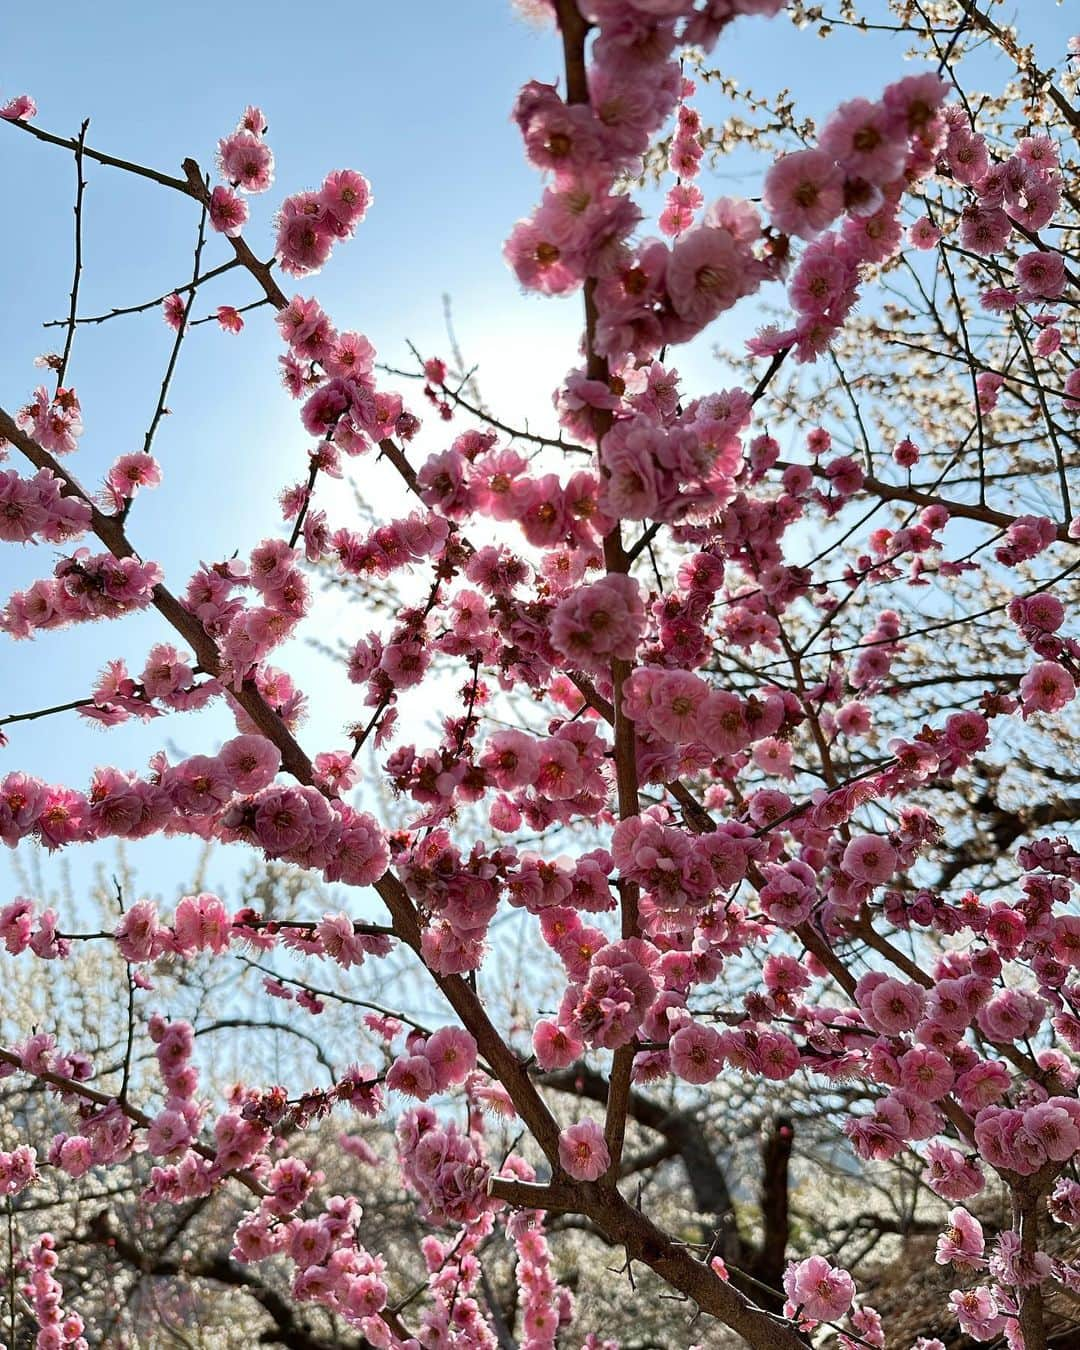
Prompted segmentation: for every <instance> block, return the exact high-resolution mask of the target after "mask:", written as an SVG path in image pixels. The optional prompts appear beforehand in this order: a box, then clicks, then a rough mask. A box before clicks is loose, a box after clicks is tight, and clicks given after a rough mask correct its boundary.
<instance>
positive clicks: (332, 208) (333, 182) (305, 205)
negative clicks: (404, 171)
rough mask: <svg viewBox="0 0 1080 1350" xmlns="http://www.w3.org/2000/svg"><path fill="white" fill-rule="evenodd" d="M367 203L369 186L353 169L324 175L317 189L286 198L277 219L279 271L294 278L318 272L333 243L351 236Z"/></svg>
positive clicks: (328, 255) (360, 219)
mask: <svg viewBox="0 0 1080 1350" xmlns="http://www.w3.org/2000/svg"><path fill="white" fill-rule="evenodd" d="M370 205H371V185H370V184H369V183H368V181H367V179H366V178H364V177H363V175H362V174H358V173H356V172H355V170H353V169H335V170H334V172H333V173H329V174H327V176H326V178H325V179H324V180H323V184H322V187H320V188H319V190H318V192H297V193H294V194H293V195H292V196H291V197H286V198H285V200H284V201H283V202H282V204H281V210H280V212H279V213H278V218H277V257H278V261H279V262H280V263H281V267H282V270H283V271H285V272H288V273H289V275H290V276H294V277H303V276H308V275H309V274H310V273H312V272H317V271H319V269H320V268H321V267H322V266H323V264H324V263H326V262H327V261H328V260H329V258H330V254H331V253H332V252H333V250H334V245H335V244H336V243H338V241H339V240H342V239H351V238H352V236H353V234H354V233H355V231H356V227H357V225H359V224H360V222H361V221H362V220H363V219H364V216H365V215H366V214H367V209H368V207H369V206H370Z"/></svg>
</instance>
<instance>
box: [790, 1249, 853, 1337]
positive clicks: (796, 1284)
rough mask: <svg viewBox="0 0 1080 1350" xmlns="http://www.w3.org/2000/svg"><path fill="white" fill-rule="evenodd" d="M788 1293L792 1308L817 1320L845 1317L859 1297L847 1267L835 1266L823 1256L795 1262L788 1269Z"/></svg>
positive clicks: (806, 1316) (801, 1314) (804, 1315)
mask: <svg viewBox="0 0 1080 1350" xmlns="http://www.w3.org/2000/svg"><path fill="white" fill-rule="evenodd" d="M784 1293H785V1294H787V1298H788V1303H789V1304H790V1305H791V1307H792V1310H793V1311H794V1310H795V1309H798V1312H799V1315H800V1316H801V1317H805V1318H809V1319H811V1320H813V1321H815V1322H822V1321H828V1322H834V1321H837V1320H838V1319H839V1318H841V1317H843V1316H844V1314H845V1313H846V1312H847V1310H848V1309H849V1308H850V1307H851V1301H852V1299H853V1298H854V1297H855V1282H854V1280H853V1279H852V1278H851V1276H850V1275H849V1274H848V1273H847V1271H846V1270H838V1269H837V1268H836V1267H835V1266H831V1265H830V1264H829V1263H828V1261H826V1260H825V1258H824V1257H823V1256H811V1257H809V1258H808V1259H807V1260H805V1261H798V1262H791V1263H790V1264H789V1265H788V1268H787V1270H786V1271H785V1272H784Z"/></svg>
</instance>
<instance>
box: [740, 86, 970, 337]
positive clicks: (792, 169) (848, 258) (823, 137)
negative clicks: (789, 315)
mask: <svg viewBox="0 0 1080 1350" xmlns="http://www.w3.org/2000/svg"><path fill="white" fill-rule="evenodd" d="M947 94H948V85H947V84H946V82H945V81H944V80H943V79H942V78H941V77H940V76H939V75H933V74H927V75H913V76H908V77H907V78H906V79H903V80H900V81H898V82H897V83H895V84H891V85H889V86H888V88H886V90H885V92H884V93H883V95H882V97H881V99H880V100H878V101H877V102H872V101H871V100H869V99H866V98H856V99H851V100H849V101H848V102H847V103H842V104H841V105H840V107H839V108H837V109H836V111H835V112H834V113H832V115H831V116H830V117H829V118H827V119H826V121H825V123H824V125H823V126H822V128H821V133H820V135H819V137H818V146H817V148H816V149H810V150H798V151H795V152H794V153H793V154H789V155H784V156H782V157H781V158H780V159H778V160H777V161H776V163H775V164H774V165H773V166H772V168H771V169H770V170H769V172H768V174H767V175H766V178H765V189H764V195H763V201H764V205H765V209H766V211H767V212H768V214H769V218H770V220H771V222H772V225H773V227H774V228H775V229H777V230H780V231H782V232H783V234H784V235H795V236H797V237H798V238H800V239H805V240H808V241H810V242H809V244H808V247H807V248H806V249H804V251H803V253H802V255H801V257H800V258H799V262H798V265H797V266H796V268H795V270H794V272H793V273H792V276H791V280H790V282H789V286H788V296H789V299H790V300H791V303H792V305H793V307H794V309H795V311H796V313H797V315H798V320H797V323H796V325H795V327H794V328H793V329H790V330H786V331H784V332H782V333H781V332H773V333H769V334H768V335H767V336H764V335H763V337H762V338H759V339H756V340H755V342H754V343H753V344H752V350H754V351H758V352H761V353H769V354H771V353H775V352H779V351H782V350H784V349H786V348H789V347H790V348H793V349H794V351H795V357H796V360H801V361H813V360H816V358H817V357H818V356H820V355H821V353H822V352H823V351H825V350H826V349H827V347H828V345H829V342H830V340H831V339H832V337H833V335H834V334H835V333H836V332H837V330H838V329H839V328H840V326H841V324H842V323H843V322H844V320H845V319H846V318H847V316H848V314H849V313H850V312H851V309H852V306H853V305H854V304H855V302H856V300H857V298H858V285H859V280H860V269H862V268H863V267H865V266H867V265H871V264H876V263H882V262H885V261H886V260H887V259H889V258H891V257H893V256H895V254H896V253H897V252H898V251H899V249H900V244H901V240H902V235H903V227H902V224H901V220H900V208H901V204H902V198H903V194H904V192H905V191H907V190H909V189H911V188H912V187H913V185H914V184H916V183H918V182H919V180H920V179H923V178H925V177H927V175H929V174H930V173H932V172H933V171H934V168H935V164H936V159H937V154H938V151H939V149H940V148H941V146H942V144H943V142H944V140H945V136H946V121H945V116H944V112H943V108H942V105H943V104H944V102H945V98H946V96H947ZM841 216H843V217H844V221H843V224H842V226H840V228H839V229H829V228H828V227H829V226H831V225H833V223H834V222H835V221H836V220H838V219H839V218H840V217H841ZM823 231H824V233H823Z"/></svg>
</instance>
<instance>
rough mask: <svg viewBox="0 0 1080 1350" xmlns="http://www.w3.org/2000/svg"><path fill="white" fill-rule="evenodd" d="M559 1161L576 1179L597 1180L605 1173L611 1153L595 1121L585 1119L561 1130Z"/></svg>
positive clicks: (609, 1163)
mask: <svg viewBox="0 0 1080 1350" xmlns="http://www.w3.org/2000/svg"><path fill="white" fill-rule="evenodd" d="M559 1165H560V1166H561V1167H562V1169H563V1171H564V1172H566V1173H567V1174H568V1175H570V1176H571V1177H573V1178H574V1180H575V1181H596V1180H597V1178H599V1177H602V1176H603V1175H604V1173H605V1172H606V1171H607V1169H608V1167H610V1165H611V1156H610V1154H609V1153H608V1147H607V1144H606V1142H605V1141H604V1132H603V1130H602V1129H601V1128H600V1126H599V1125H597V1123H596V1122H595V1121H593V1120H582V1121H579V1122H578V1124H576V1125H569V1126H567V1128H566V1129H565V1130H562V1131H561V1132H560V1134H559Z"/></svg>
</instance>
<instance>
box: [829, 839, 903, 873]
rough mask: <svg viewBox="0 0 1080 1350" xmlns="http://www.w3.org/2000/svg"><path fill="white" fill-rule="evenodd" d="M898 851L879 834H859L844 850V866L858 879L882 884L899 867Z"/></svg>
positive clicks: (845, 869) (846, 870)
mask: <svg viewBox="0 0 1080 1350" xmlns="http://www.w3.org/2000/svg"><path fill="white" fill-rule="evenodd" d="M897 862H898V858H897V853H896V849H895V848H893V846H892V844H890V843H889V841H888V840H887V839H881V838H879V837H878V836H877V835H873V834H863V835H859V836H857V837H856V838H854V839H852V841H851V842H850V843H849V844H848V846H847V848H846V849H845V850H844V858H843V862H842V864H841V865H842V867H843V869H844V871H845V872H847V873H848V875H849V876H853V877H854V878H855V879H856V880H857V881H867V882H869V883H870V884H871V885H880V884H881V883H882V882H885V881H888V880H889V878H890V877H891V876H892V875H893V873H894V872H895V871H896V868H897Z"/></svg>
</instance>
